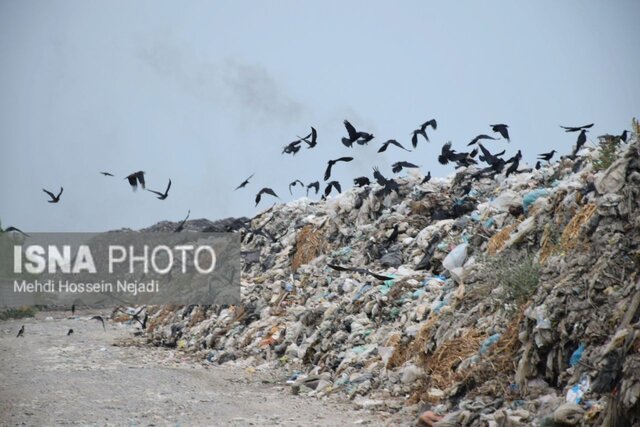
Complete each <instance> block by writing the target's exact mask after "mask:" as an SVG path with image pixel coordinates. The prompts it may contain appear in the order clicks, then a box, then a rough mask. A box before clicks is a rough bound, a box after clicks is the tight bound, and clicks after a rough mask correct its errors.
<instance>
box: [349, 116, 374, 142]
mask: <svg viewBox="0 0 640 427" xmlns="http://www.w3.org/2000/svg"><path fill="white" fill-rule="evenodd" d="M343 123H344V127H345V128H346V129H347V133H348V134H349V137H348V138H342V143H343V144H344V145H345V146H347V147H352V146H353V143H354V142H357V143H358V144H360V145H363V144H366V143H368V142H369V141H371V140H372V139H373V135H372V134H370V133H367V132H358V131H357V130H356V128H354V127H353V125H352V124H351V123H349V121H348V120H345V121H344V122H343Z"/></svg>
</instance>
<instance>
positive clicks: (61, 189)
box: [42, 187, 64, 203]
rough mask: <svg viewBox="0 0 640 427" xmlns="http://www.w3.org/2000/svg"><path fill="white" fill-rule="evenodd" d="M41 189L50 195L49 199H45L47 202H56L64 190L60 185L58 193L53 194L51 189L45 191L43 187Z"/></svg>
mask: <svg viewBox="0 0 640 427" xmlns="http://www.w3.org/2000/svg"><path fill="white" fill-rule="evenodd" d="M42 191H44V192H45V193H47V194H48V195H49V197H51V200H47V202H49V203H58V202H59V201H60V196H61V195H62V192H63V191H64V188H62V187H60V192H59V193H58V195H57V196H56V195H54V194H53V193H52V192H51V191H47V190H45V189H44V188H43V189H42Z"/></svg>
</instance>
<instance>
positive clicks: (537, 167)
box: [536, 160, 542, 170]
mask: <svg viewBox="0 0 640 427" xmlns="http://www.w3.org/2000/svg"><path fill="white" fill-rule="evenodd" d="M541 167H542V166H541V165H540V160H538V161H537V162H536V170H540V168H541Z"/></svg>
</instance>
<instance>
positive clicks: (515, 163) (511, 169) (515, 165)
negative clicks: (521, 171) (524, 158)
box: [504, 159, 520, 176]
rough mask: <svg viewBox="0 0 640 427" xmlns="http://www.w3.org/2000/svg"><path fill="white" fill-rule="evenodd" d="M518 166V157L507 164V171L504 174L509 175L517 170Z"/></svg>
mask: <svg viewBox="0 0 640 427" xmlns="http://www.w3.org/2000/svg"><path fill="white" fill-rule="evenodd" d="M519 166H520V159H515V160H514V161H513V162H512V163H511V166H509V167H508V168H507V172H506V173H505V175H504V176H509V175H511V174H512V173H516V172H518V167H519Z"/></svg>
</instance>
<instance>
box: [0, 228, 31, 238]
mask: <svg viewBox="0 0 640 427" xmlns="http://www.w3.org/2000/svg"><path fill="white" fill-rule="evenodd" d="M0 231H1V232H3V233H11V232H14V233H20V234H22V235H23V236H25V237H31V236H30V235H28V234H27V233H25V232H24V231H22V230H20V229H19V228H16V227H7V228H6V229H4V230H1V229H0Z"/></svg>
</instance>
